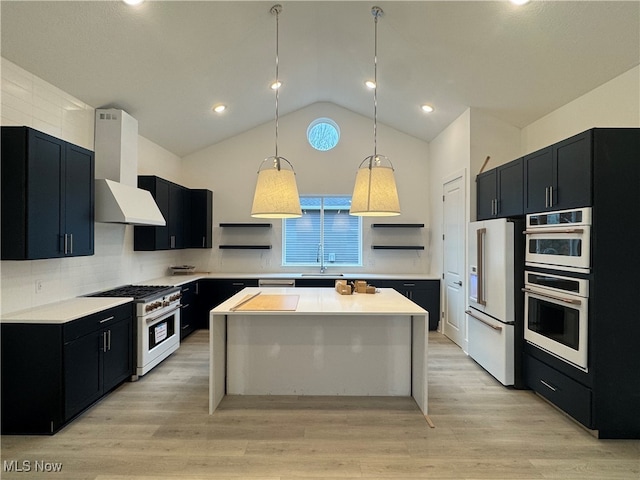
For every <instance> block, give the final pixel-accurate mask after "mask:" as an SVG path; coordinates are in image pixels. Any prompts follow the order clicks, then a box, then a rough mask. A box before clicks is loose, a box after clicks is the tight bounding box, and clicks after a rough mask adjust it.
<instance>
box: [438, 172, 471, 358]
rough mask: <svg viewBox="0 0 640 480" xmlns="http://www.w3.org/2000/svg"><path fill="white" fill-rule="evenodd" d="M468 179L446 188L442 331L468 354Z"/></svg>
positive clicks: (458, 180) (449, 183)
mask: <svg viewBox="0 0 640 480" xmlns="http://www.w3.org/2000/svg"><path fill="white" fill-rule="evenodd" d="M464 185H465V178H464V174H462V175H460V176H458V177H456V178H454V179H452V180H449V181H447V182H445V183H444V185H443V192H442V193H443V196H442V199H443V216H442V218H443V232H444V238H443V248H442V253H443V255H442V256H443V262H444V265H443V270H442V271H443V272H444V322H443V330H442V332H443V333H444V334H445V335H446V336H447V337H449V338H450V339H451V340H453V341H454V342H455V343H456V344H458V345H459V346H460V347H461V348H462V349H463V350H464V351H465V352H466V351H467V343H466V340H467V335H466V330H467V329H466V317H465V314H464V309H465V294H464V292H465V288H464V286H463V285H464V275H465V273H464V272H465V252H466V247H465V243H466V242H465V239H466V233H465V225H466V222H465V186H464Z"/></svg>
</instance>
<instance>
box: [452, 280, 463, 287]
mask: <svg viewBox="0 0 640 480" xmlns="http://www.w3.org/2000/svg"><path fill="white" fill-rule="evenodd" d="M453 283H455V284H456V285H458V286H459V287H461V286H462V280H459V281H457V282H453Z"/></svg>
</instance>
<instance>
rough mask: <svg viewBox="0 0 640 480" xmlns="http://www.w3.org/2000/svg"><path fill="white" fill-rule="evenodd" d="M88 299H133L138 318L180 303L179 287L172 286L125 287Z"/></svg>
mask: <svg viewBox="0 0 640 480" xmlns="http://www.w3.org/2000/svg"><path fill="white" fill-rule="evenodd" d="M87 296H88V297H132V298H133V301H134V302H135V303H136V304H137V305H136V314H137V316H138V317H142V316H144V315H148V314H150V313H153V312H156V311H158V310H160V309H162V308H165V307H171V306H173V305H174V304H178V303H179V302H180V298H181V297H182V294H181V293H180V288H179V287H174V286H172V285H123V286H121V287H116V288H113V289H110V290H104V291H102V292H96V293H92V294H90V295H87Z"/></svg>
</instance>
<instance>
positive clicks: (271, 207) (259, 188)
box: [251, 4, 302, 218]
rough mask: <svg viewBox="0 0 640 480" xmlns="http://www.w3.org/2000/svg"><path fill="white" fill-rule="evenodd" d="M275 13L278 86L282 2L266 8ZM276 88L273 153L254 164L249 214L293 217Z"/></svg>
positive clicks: (294, 193) (296, 212)
mask: <svg viewBox="0 0 640 480" xmlns="http://www.w3.org/2000/svg"><path fill="white" fill-rule="evenodd" d="M269 12H271V14H272V15H275V16H276V80H275V82H274V85H275V84H277V85H278V87H279V86H280V82H279V81H278V63H279V60H278V53H279V50H278V46H279V45H278V44H279V38H278V37H279V30H280V29H279V22H278V20H279V15H280V12H282V5H279V4H276V5H274V6H273V7H271V9H270V10H269ZM275 92H276V136H275V144H276V154H275V155H274V156H272V157H267V158H265V159H264V160H263V161H262V163H261V164H260V167H259V168H258V182H257V183H256V190H255V193H254V195H253V206H252V207H251V216H252V217H256V218H296V217H301V216H302V211H301V210H300V197H299V195H298V186H297V185H296V177H295V172H294V171H293V165H291V163H290V162H289V160H287V159H286V158H284V157H280V156H278V92H279V88H275Z"/></svg>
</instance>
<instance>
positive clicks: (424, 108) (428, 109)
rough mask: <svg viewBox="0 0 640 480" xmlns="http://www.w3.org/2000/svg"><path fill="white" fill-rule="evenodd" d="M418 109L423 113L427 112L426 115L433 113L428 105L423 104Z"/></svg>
mask: <svg viewBox="0 0 640 480" xmlns="http://www.w3.org/2000/svg"><path fill="white" fill-rule="evenodd" d="M420 108H421V109H422V111H423V112H427V113H431V112H433V107H432V106H431V105H429V104H428V103H425V104H424V105H420Z"/></svg>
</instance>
